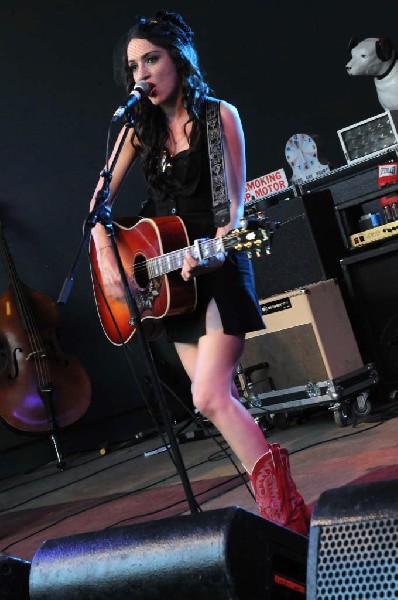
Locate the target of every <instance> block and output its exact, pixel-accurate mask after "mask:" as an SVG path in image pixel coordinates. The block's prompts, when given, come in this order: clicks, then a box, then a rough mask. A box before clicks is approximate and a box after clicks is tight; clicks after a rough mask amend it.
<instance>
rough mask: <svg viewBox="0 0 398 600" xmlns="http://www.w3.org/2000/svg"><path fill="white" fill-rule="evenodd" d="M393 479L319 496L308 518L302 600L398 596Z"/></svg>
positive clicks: (397, 484) (397, 498)
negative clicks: (306, 555) (304, 581)
mask: <svg viewBox="0 0 398 600" xmlns="http://www.w3.org/2000/svg"><path fill="white" fill-rule="evenodd" d="M397 507H398V481H397V480H395V481H394V480H391V481H380V482H376V483H368V484H365V485H352V486H347V487H342V488H333V489H330V490H327V491H325V492H323V493H322V494H321V495H320V496H319V499H318V501H317V503H316V504H315V507H314V510H313V512H312V516H311V525H310V534H309V546H308V563H307V600H332V599H333V600H335V599H337V598H341V599H345V598H347V599H349V600H363V599H365V598H368V599H374V600H381V599H382V598H397V595H398V583H397V574H398V553H397V539H398V508H397Z"/></svg>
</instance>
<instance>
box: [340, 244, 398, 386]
mask: <svg viewBox="0 0 398 600" xmlns="http://www.w3.org/2000/svg"><path fill="white" fill-rule="evenodd" d="M341 265H342V270H343V274H344V280H345V282H346V284H347V288H348V296H349V299H350V303H351V308H350V309H349V312H350V314H351V315H352V318H351V321H352V324H353V328H354V331H355V335H356V337H357V340H358V344H359V346H360V348H361V351H362V355H363V356H364V359H365V360H366V361H368V360H369V361H371V362H374V363H375V366H376V368H377V371H378V374H379V378H380V382H381V384H382V385H383V387H384V388H385V389H386V390H390V391H392V390H396V389H397V388H398V242H397V241H395V242H385V243H384V244H383V245H382V246H379V247H377V248H372V249H369V250H365V251H360V252H359V253H357V254H356V255H353V256H350V257H348V258H345V259H343V260H342V261H341Z"/></svg>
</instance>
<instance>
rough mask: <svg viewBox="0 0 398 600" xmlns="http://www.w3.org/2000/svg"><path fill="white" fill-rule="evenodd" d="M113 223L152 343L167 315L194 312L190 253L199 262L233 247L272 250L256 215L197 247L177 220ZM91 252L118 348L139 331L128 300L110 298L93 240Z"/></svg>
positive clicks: (102, 315) (265, 225)
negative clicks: (186, 265)
mask: <svg viewBox="0 0 398 600" xmlns="http://www.w3.org/2000/svg"><path fill="white" fill-rule="evenodd" d="M113 225H114V229H115V239H116V244H117V248H118V251H119V254H120V258H121V261H122V265H123V269H124V271H125V274H126V277H127V280H128V283H129V286H130V289H131V292H132V294H133V296H134V298H135V301H136V304H137V307H138V310H139V314H140V319H141V323H142V326H143V331H144V334H145V336H146V337H147V339H149V340H151V339H156V338H157V337H158V336H159V333H160V331H161V320H162V318H163V317H165V316H172V315H177V314H183V313H188V312H191V311H193V310H194V309H195V305H196V283H195V279H193V280H191V281H189V282H186V281H184V280H183V279H182V278H181V275H180V272H179V270H180V269H181V267H182V265H183V262H184V257H185V255H186V254H187V252H190V253H191V254H192V256H194V257H195V258H198V259H205V258H211V257H213V256H216V255H217V254H219V253H220V252H227V251H228V250H231V249H234V250H235V251H246V252H247V253H248V254H249V256H251V255H252V253H253V252H255V254H256V255H259V254H260V253H261V247H262V246H264V245H265V246H266V248H269V243H270V227H269V221H268V220H267V219H266V218H259V217H258V216H257V217H254V216H251V217H248V218H247V219H246V220H243V221H242V227H240V228H237V229H233V230H231V231H230V232H229V233H227V234H226V235H224V236H220V237H216V238H213V239H202V240H196V241H195V243H194V244H193V245H189V239H188V236H187V232H186V229H185V225H184V223H183V221H182V220H181V218H180V217H178V216H169V217H155V218H152V219H149V218H144V219H140V220H138V219H137V218H130V219H121V220H119V222H115V221H114V222H113ZM89 250H90V270H91V279H92V285H93V291H94V299H95V303H96V308H97V312H98V316H99V319H100V323H101V325H102V328H103V330H104V333H105V335H106V336H107V338H108V340H109V341H110V342H112V343H113V344H115V345H116V346H120V345H122V344H124V343H126V342H128V341H129V340H130V338H131V337H132V336H133V335H134V333H135V331H136V327H135V325H134V324H133V323H132V322H131V316H132V315H131V314H130V310H129V306H128V303H127V301H126V300H124V299H122V300H119V299H115V298H112V297H111V296H110V295H109V294H107V290H106V286H105V285H104V283H103V279H102V275H101V270H100V268H99V265H98V259H97V252H96V249H95V244H94V242H93V239H92V238H91V240H90V248H89Z"/></svg>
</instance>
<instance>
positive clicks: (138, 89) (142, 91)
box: [112, 81, 155, 121]
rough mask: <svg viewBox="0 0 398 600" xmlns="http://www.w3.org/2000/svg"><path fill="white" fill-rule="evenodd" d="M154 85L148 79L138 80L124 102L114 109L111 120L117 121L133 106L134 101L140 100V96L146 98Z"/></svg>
mask: <svg viewBox="0 0 398 600" xmlns="http://www.w3.org/2000/svg"><path fill="white" fill-rule="evenodd" d="M154 87H155V85H154V84H153V83H150V82H149V81H138V82H137V83H136V84H135V86H134V88H133V91H132V92H131V93H130V95H129V97H128V98H127V100H126V102H125V103H124V104H122V105H121V106H119V108H118V109H117V110H116V111H115V113H114V115H113V118H112V121H118V120H119V119H120V118H121V117H123V116H124V115H125V114H126V112H128V111H129V110H130V109H131V108H132V107H133V106H134V104H135V103H136V102H138V101H139V100H141V98H146V97H147V96H149V94H150V93H151V91H152V90H153V88H154Z"/></svg>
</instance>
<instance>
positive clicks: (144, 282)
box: [134, 254, 149, 290]
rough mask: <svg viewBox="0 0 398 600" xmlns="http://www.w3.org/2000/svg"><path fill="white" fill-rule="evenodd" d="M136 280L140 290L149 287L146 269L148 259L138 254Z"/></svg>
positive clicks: (136, 258)
mask: <svg viewBox="0 0 398 600" xmlns="http://www.w3.org/2000/svg"><path fill="white" fill-rule="evenodd" d="M134 279H135V282H136V284H137V287H138V288H139V289H140V290H144V289H145V288H147V287H148V283H149V277H148V270H147V267H146V258H145V256H144V255H143V254H137V256H136V257H135V259H134Z"/></svg>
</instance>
